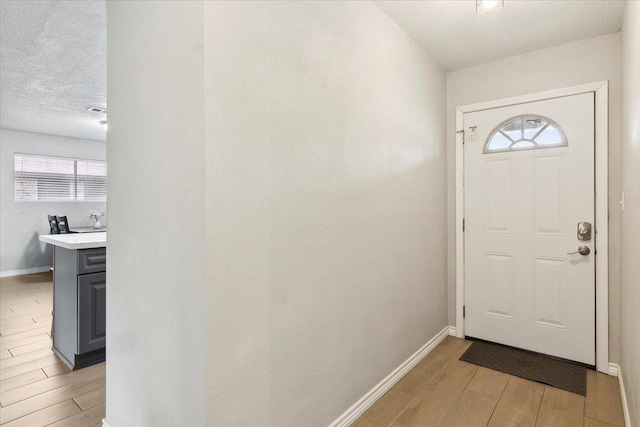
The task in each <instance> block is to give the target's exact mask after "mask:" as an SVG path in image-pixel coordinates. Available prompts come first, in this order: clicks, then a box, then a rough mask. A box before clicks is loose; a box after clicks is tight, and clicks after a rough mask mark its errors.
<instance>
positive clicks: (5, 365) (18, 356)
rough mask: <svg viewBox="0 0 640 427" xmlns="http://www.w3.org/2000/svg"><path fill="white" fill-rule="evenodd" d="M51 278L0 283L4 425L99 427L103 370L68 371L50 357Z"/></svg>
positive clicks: (1, 409)
mask: <svg viewBox="0 0 640 427" xmlns="http://www.w3.org/2000/svg"><path fill="white" fill-rule="evenodd" d="M51 280H52V278H51V274H50V273H41V274H30V275H26V276H16V277H7V278H1V279H0V359H1V360H0V425H2V426H3V427H18V426H24V427H39V426H55V427H62V426H64V427H84V426H100V425H101V424H102V422H101V421H102V418H104V413H105V364H104V363H100V364H98V365H93V366H90V367H87V368H84V369H80V370H77V371H73V372H72V371H70V370H69V368H67V367H66V366H65V365H64V364H63V363H62V362H60V360H59V359H58V358H57V357H56V356H55V355H54V354H53V352H52V351H51V345H52V343H51V336H50V335H49V333H50V331H51V310H52V306H53V286H52V282H51Z"/></svg>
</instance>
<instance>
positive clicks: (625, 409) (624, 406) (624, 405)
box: [609, 363, 631, 427]
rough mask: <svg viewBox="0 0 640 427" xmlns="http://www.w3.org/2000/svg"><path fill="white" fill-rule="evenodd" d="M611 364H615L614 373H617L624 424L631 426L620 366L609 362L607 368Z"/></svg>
mask: <svg viewBox="0 0 640 427" xmlns="http://www.w3.org/2000/svg"><path fill="white" fill-rule="evenodd" d="M611 365H615V368H616V373H617V374H618V375H617V376H618V384H619V385H620V398H622V412H623V413H624V425H625V426H627V427H631V414H630V413H629V404H628V403H627V393H626V392H625V390H624V381H623V379H622V372H621V370H620V366H619V365H616V364H615V363H609V369H611Z"/></svg>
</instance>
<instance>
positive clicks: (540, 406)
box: [353, 337, 624, 427]
mask: <svg viewBox="0 0 640 427" xmlns="http://www.w3.org/2000/svg"><path fill="white" fill-rule="evenodd" d="M470 345H471V342H470V341H465V340H462V339H459V338H453V337H447V338H446V339H445V340H444V341H443V342H442V343H441V344H440V345H439V346H438V347H436V348H435V349H434V350H433V351H432V352H431V353H430V354H429V355H428V356H427V357H425V358H424V359H423V360H422V361H421V362H420V363H419V364H418V365H416V366H415V367H414V368H413V369H412V370H411V371H409V373H408V374H407V375H406V376H405V377H404V378H402V379H401V380H400V381H399V382H398V383H397V384H396V385H395V386H393V387H392V388H391V390H389V391H388V392H387V393H386V394H385V395H384V396H382V398H380V400H378V401H377V402H376V403H375V404H374V405H373V406H372V407H371V408H369V410H367V412H365V413H364V414H363V415H362V416H361V417H360V418H359V419H358V420H357V421H356V422H355V423H354V424H353V426H357V427H361V426H421V427H427V426H460V427H476V426H477V427H480V426H495V427H503V426H504V427H506V426H519V427H527V426H531V427H533V426H539V427H565V426H576V427H582V426H584V427H609V426H618V427H624V418H623V413H622V401H621V399H620V389H619V387H618V381H617V378H614V377H611V376H609V375H605V374H601V373H599V372H595V371H591V370H588V371H587V396H586V397H583V396H580V395H578V394H574V393H569V392H567V391H564V390H560V389H557V388H554V387H549V386H545V385H544V384H540V383H536V382H533V381H529V380H525V379H522V378H518V377H514V376H512V375H508V374H504V373H502V372H498V371H493V370H490V369H486V368H483V367H480V366H476V365H472V364H469V363H466V362H462V361H460V360H458V358H459V357H460V356H461V355H462V353H464V352H465V351H466V349H467V348H468V347H469V346H470Z"/></svg>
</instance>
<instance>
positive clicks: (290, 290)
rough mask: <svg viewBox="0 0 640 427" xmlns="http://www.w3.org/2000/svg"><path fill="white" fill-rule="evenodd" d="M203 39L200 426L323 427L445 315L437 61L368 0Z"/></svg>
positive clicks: (239, 17)
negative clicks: (203, 390)
mask: <svg viewBox="0 0 640 427" xmlns="http://www.w3.org/2000/svg"><path fill="white" fill-rule="evenodd" d="M205 46H206V49H205V51H206V55H205V60H206V62H205V76H206V78H205V79H206V97H205V103H206V123H207V131H206V138H207V144H206V159H207V162H206V176H207V180H206V193H207V215H206V217H207V246H208V253H207V272H208V276H207V277H208V280H207V283H208V286H207V290H208V298H207V302H208V304H209V307H208V311H207V313H208V316H207V323H208V327H209V337H208V340H207V342H208V343H209V344H210V345H209V347H208V352H207V355H208V356H207V359H208V361H209V362H208V365H207V372H208V378H207V384H208V386H207V395H208V404H207V409H208V424H209V425H219V426H224V425H226V426H234V425H235V426H241V425H264V426H266V425H273V426H300V425H305V426H325V425H327V424H329V423H331V422H332V421H333V420H334V419H336V418H337V417H338V416H339V415H340V414H341V413H342V412H344V411H345V410H346V409H347V408H348V407H349V406H351V405H352V404H353V403H355V402H356V401H357V400H358V399H359V398H361V397H362V396H363V395H364V394H365V393H366V392H367V391H368V390H369V389H371V387H373V386H374V385H375V384H377V383H378V382H379V381H381V380H382V379H383V378H384V377H385V376H386V375H388V374H389V373H390V372H391V371H392V370H393V369H395V368H396V367H398V366H399V365H400V363H401V362H403V361H404V360H406V359H407V358H408V357H409V356H410V355H411V354H413V353H414V352H415V351H416V350H418V349H419V348H420V347H421V346H422V345H424V344H425V343H426V342H427V341H428V340H429V339H430V338H432V337H433V336H434V335H435V334H436V333H437V332H439V331H440V330H442V328H443V327H444V326H445V325H446V324H447V316H446V231H445V226H446V194H445V189H446V171H445V166H446V164H445V163H446V162H445V154H446V152H445V132H444V126H445V102H446V98H445V96H446V94H445V77H444V73H443V71H442V69H440V68H439V67H438V66H436V65H435V63H434V61H433V60H431V59H430V58H429V57H428V56H427V55H426V54H425V53H424V51H422V50H421V49H420V48H419V47H418V46H417V45H416V44H415V43H414V42H413V41H412V40H411V39H409V37H408V36H406V35H405V34H404V33H403V32H401V31H400V30H399V29H398V28H397V27H396V25H395V24H394V23H393V22H391V21H390V20H389V18H388V17H387V16H386V15H384V14H383V13H382V12H380V11H379V10H378V9H377V8H376V7H375V6H374V5H373V4H371V3H369V2H281V3H278V2H246V3H242V2H208V3H206V5H205Z"/></svg>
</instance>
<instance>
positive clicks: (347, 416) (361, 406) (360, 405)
mask: <svg viewBox="0 0 640 427" xmlns="http://www.w3.org/2000/svg"><path fill="white" fill-rule="evenodd" d="M450 328H451V326H445V328H444V329H443V330H442V331H440V332H439V333H438V334H437V335H436V336H435V337H433V338H431V339H430V340H429V342H428V343H426V344H425V345H423V346H422V348H420V349H419V350H418V351H416V352H415V353H414V354H413V355H411V357H409V358H408V359H407V360H405V361H404V362H403V363H402V364H401V365H400V366H398V367H397V368H396V369H395V370H394V371H393V372H391V373H390V374H389V375H388V376H387V377H386V378H385V379H383V380H382V381H380V382H379V383H378V384H377V385H376V386H375V387H373V388H372V389H371V390H369V392H368V393H367V394H365V395H364V396H363V397H362V398H361V399H360V400H358V401H357V402H356V403H354V404H353V406H351V407H350V408H349V409H347V410H346V412H345V413H344V414H342V415H340V416H339V417H338V418H337V419H336V420H335V421H334V422H332V423H331V424H330V425H329V427H347V426H349V425H351V424H352V423H353V422H354V421H355V420H357V419H358V417H359V416H360V415H362V414H363V413H364V412H365V411H366V410H367V409H369V407H370V406H371V405H373V404H374V403H375V402H376V401H377V400H378V399H380V398H381V397H382V395H383V394H385V393H386V392H387V391H388V390H389V389H390V388H391V387H393V386H394V385H395V383H397V382H398V381H400V379H401V378H402V377H403V376H405V374H406V373H407V372H409V371H410V370H411V369H412V368H413V367H414V366H416V365H417V364H418V362H420V361H421V360H422V359H423V358H424V357H425V356H426V355H427V354H429V353H431V351H433V349H434V348H436V346H437V345H438V344H440V343H441V342H442V341H443V340H444V339H445V338H446V337H447V336H448V335H449V330H450ZM103 427H105V426H103Z"/></svg>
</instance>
